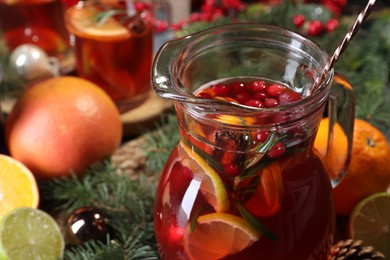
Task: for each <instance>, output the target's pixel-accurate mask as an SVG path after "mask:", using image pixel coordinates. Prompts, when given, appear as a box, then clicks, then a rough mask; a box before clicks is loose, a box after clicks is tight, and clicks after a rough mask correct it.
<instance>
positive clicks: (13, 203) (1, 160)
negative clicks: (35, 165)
mask: <svg viewBox="0 0 390 260" xmlns="http://www.w3.org/2000/svg"><path fill="white" fill-rule="evenodd" d="M0 180H1V181H0V218H1V217H2V216H4V215H5V214H7V213H9V212H10V211H12V210H14V209H16V208H19V207H32V208H36V207H38V204H39V191H38V186H37V182H36V180H35V178H34V176H33V174H32V173H31V171H30V170H29V169H28V168H27V167H26V166H24V165H23V164H22V163H20V162H19V161H17V160H15V159H13V158H12V157H10V156H7V155H0Z"/></svg>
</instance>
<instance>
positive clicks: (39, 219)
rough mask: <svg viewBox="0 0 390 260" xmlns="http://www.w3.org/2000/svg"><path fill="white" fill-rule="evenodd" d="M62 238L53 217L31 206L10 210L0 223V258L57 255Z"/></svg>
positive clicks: (11, 259)
mask: <svg viewBox="0 0 390 260" xmlns="http://www.w3.org/2000/svg"><path fill="white" fill-rule="evenodd" d="M64 245H65V243H64V239H63V236H62V234H61V231H60V228H59V227H58V225H57V223H56V221H55V220H54V219H53V218H52V217H51V216H50V215H48V214H47V213H45V212H44V211H41V210H39V209H34V208H26V207H23V208H18V209H16V210H13V211H12V212H10V213H9V214H7V215H6V216H4V218H2V220H1V223H0V259H9V260H26V259H41V260H44V259H60V258H62V256H63V252H64Z"/></svg>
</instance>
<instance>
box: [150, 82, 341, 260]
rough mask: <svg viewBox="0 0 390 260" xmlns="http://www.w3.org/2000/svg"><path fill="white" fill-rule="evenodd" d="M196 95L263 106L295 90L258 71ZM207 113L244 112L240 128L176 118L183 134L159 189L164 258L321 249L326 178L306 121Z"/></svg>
mask: <svg viewBox="0 0 390 260" xmlns="http://www.w3.org/2000/svg"><path fill="white" fill-rule="evenodd" d="M196 95H197V96H199V97H203V98H212V99H218V100H221V99H223V100H228V101H230V102H236V103H239V104H243V105H246V106H251V107H264V108H276V107H278V106H279V105H287V104H292V103H293V102H296V101H299V100H301V99H302V97H301V95H300V94H298V93H296V92H294V91H293V90H291V89H289V88H288V87H286V86H284V85H282V84H276V83H270V82H266V81H264V80H259V79H256V80H254V79H252V80H249V79H245V80H244V79H238V80H237V79H235V80H229V81H227V82H224V81H222V82H218V83H214V84H212V85H211V86H209V87H206V88H203V89H201V90H200V91H198V92H197V93H196ZM211 117H212V118H213V120H216V121H217V122H219V123H221V124H224V123H226V124H229V123H232V122H239V121H242V123H243V124H244V125H246V126H248V130H247V131H237V130H236V131H235V130H233V129H231V130H222V129H218V127H213V126H211V127H210V126H208V125H207V124H204V123H201V122H197V123H191V127H190V128H191V129H194V130H193V131H195V132H196V133H197V135H191V134H190V133H188V132H187V131H186V129H185V127H183V126H182V125H181V126H182V127H181V128H180V131H181V135H182V140H181V142H180V144H179V145H178V146H177V147H176V149H175V151H174V152H173V153H172V155H171V157H170V158H169V160H168V162H167V164H166V167H165V170H164V172H163V175H162V181H161V183H160V186H159V189H158V193H157V197H158V198H162V199H161V200H159V202H158V203H157V205H156V218H155V224H156V236H157V240H158V241H159V245H160V250H161V251H160V253H161V255H162V256H163V258H164V259H309V258H313V259H326V256H327V253H326V252H327V251H328V250H329V248H330V246H331V245H332V235H333V229H334V221H333V219H334V212H333V204H332V203H333V202H332V199H331V185H330V182H329V178H328V176H327V173H326V171H325V170H324V168H323V164H322V161H321V160H320V159H319V158H318V156H317V155H316V152H315V151H314V150H313V147H312V145H311V142H312V138H311V137H308V136H307V134H305V129H304V128H301V127H295V128H292V129H289V130H288V131H279V130H268V129H267V130H265V129H262V128H257V129H256V128H252V127H250V126H251V125H257V124H258V123H259V122H260V123H261V124H263V125H266V124H268V123H270V122H272V123H277V121H280V120H283V118H279V117H262V116H259V117H256V116H255V117H251V118H245V117H240V116H228V115H216V116H211ZM182 120H183V121H184V120H185V119H184V118H182ZM183 121H181V122H183ZM187 123H189V122H187ZM259 151H260V152H259ZM189 202H190V203H189ZM184 203H188V204H186V205H184ZM319 205H321V206H319ZM191 225H193V226H192V227H191ZM259 226H261V227H259Z"/></svg>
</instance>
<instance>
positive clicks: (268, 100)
mask: <svg viewBox="0 0 390 260" xmlns="http://www.w3.org/2000/svg"><path fill="white" fill-rule="evenodd" d="M264 105H265V106H266V107H276V106H278V105H279V103H278V101H277V100H276V99H274V98H266V99H265V100H264Z"/></svg>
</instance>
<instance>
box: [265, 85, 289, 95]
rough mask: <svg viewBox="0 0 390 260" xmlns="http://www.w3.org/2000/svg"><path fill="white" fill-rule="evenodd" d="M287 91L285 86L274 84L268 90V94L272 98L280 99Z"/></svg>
mask: <svg viewBox="0 0 390 260" xmlns="http://www.w3.org/2000/svg"><path fill="white" fill-rule="evenodd" d="M284 90H285V86H283V85H279V84H272V85H271V86H269V87H268V89H267V94H268V95H269V96H271V97H278V96H279V95H280V94H282V93H283V92H284Z"/></svg>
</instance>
